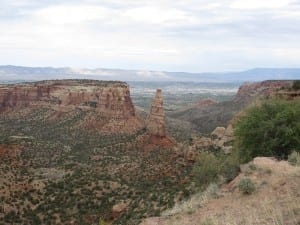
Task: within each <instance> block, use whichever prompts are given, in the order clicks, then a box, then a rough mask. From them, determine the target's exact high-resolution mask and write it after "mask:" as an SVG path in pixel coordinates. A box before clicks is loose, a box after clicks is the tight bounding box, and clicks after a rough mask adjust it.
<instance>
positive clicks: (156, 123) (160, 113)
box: [147, 89, 167, 137]
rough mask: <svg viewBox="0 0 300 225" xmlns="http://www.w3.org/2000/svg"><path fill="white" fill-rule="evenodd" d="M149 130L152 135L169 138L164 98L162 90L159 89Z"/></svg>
mask: <svg viewBox="0 0 300 225" xmlns="http://www.w3.org/2000/svg"><path fill="white" fill-rule="evenodd" d="M147 129H148V132H149V134H150V135H154V136H158V137H166V136H167V132H166V124H165V112H164V109H163V97H162V93H161V90H160V89H157V91H156V95H155V98H154V99H153V101H152V105H151V110H150V115H149V120H148V124H147Z"/></svg>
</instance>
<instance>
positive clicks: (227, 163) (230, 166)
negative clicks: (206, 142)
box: [221, 155, 240, 183]
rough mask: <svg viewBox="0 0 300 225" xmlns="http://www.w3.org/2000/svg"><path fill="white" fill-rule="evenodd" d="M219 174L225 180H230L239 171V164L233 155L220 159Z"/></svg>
mask: <svg viewBox="0 0 300 225" xmlns="http://www.w3.org/2000/svg"><path fill="white" fill-rule="evenodd" d="M221 162H222V164H221V174H222V175H223V177H224V178H225V182H227V183H228V182H230V181H232V180H233V179H234V178H235V177H236V176H237V175H239V172H240V164H239V161H238V159H236V157H235V156H234V155H231V156H230V157H228V158H226V159H223V160H221Z"/></svg>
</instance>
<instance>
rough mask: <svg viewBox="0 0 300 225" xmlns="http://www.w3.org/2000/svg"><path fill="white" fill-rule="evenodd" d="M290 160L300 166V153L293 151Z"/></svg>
mask: <svg viewBox="0 0 300 225" xmlns="http://www.w3.org/2000/svg"><path fill="white" fill-rule="evenodd" d="M288 162H289V163H290V164H292V165H294V166H300V153H299V152H296V151H293V152H292V153H291V154H290V155H289V157H288Z"/></svg>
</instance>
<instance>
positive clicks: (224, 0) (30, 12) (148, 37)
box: [0, 0, 300, 72]
mask: <svg viewBox="0 0 300 225" xmlns="http://www.w3.org/2000/svg"><path fill="white" fill-rule="evenodd" d="M0 52H1V53H0V65H22V66H53V67H75V68H120V69H137V70H157V71H185V72H207V71H210V72H221V71H239V70H246V69H250V68H255V67H300V0H219V1H214V0H151V1H145V0H73V1H72V0H36V1H35V0H0Z"/></svg>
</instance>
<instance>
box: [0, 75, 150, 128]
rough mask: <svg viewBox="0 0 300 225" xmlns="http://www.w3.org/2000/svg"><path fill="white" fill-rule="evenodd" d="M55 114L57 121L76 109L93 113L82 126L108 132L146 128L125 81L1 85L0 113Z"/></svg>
mask: <svg viewBox="0 0 300 225" xmlns="http://www.w3.org/2000/svg"><path fill="white" fill-rule="evenodd" d="M39 108H46V109H51V110H53V111H54V113H53V115H51V116H50V117H49V118H50V119H51V120H55V119H57V118H58V117H62V118H61V119H63V117H64V114H66V113H69V112H75V111H76V110H75V109H78V110H81V111H87V112H89V111H91V112H93V113H90V114H88V113H87V114H88V116H86V117H85V118H83V123H84V124H83V123H82V124H81V125H80V126H84V127H87V128H93V129H98V130H101V131H103V132H107V133H115V132H131V131H135V130H138V129H141V128H143V127H144V124H143V122H142V121H141V120H139V119H138V118H137V117H136V115H135V110H134V106H133V103H132V101H131V97H130V91H129V86H128V85H127V84H126V83H124V82H115V81H91V80H57V81H55V80H53V81H41V82H34V83H23V84H16V85H2V86H0V112H2V113H5V112H8V113H9V112H10V111H22V110H23V111H24V110H25V109H27V111H28V110H32V111H33V110H34V109H39Z"/></svg>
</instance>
